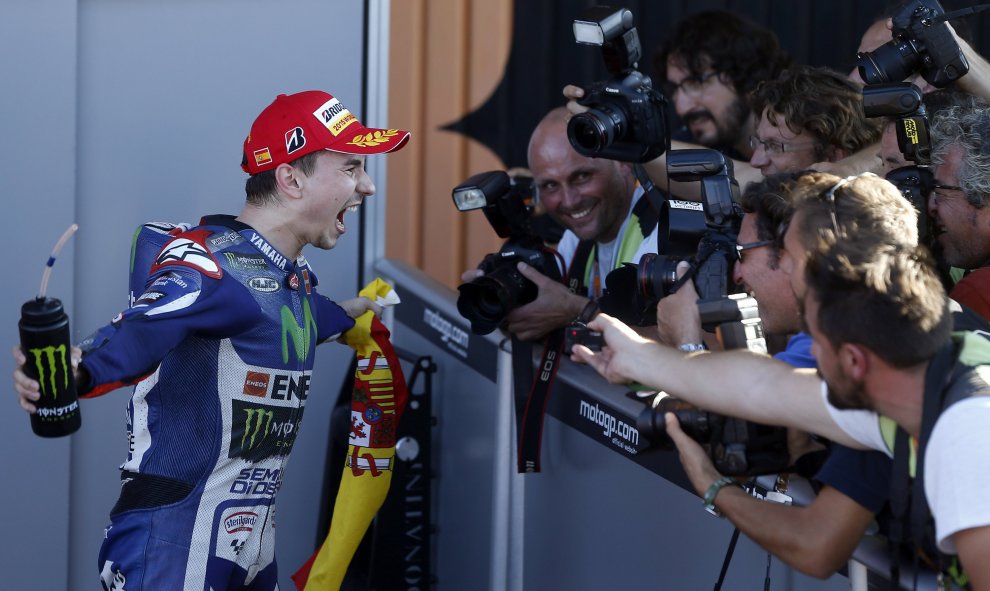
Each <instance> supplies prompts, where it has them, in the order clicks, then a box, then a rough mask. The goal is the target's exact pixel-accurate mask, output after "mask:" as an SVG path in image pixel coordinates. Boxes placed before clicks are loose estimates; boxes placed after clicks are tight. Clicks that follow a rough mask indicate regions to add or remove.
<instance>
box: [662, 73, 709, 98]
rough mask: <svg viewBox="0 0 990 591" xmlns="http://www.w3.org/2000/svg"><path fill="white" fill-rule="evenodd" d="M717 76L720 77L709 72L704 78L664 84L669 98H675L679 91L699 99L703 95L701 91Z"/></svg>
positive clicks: (697, 77)
mask: <svg viewBox="0 0 990 591" xmlns="http://www.w3.org/2000/svg"><path fill="white" fill-rule="evenodd" d="M715 76H718V72H709V73H707V74H704V75H702V76H688V77H686V78H684V79H683V80H681V82H680V83H679V84H674V83H673V82H667V83H666V84H664V90H665V91H666V95H667V96H668V97H669V98H673V97H674V95H675V94H677V91H681V92H683V93H684V94H686V95H687V96H689V97H691V98H697V97H698V96H700V95H701V91H702V90H704V88H705V84H706V83H707V82H708V81H709V80H711V79H712V78H714V77H715Z"/></svg>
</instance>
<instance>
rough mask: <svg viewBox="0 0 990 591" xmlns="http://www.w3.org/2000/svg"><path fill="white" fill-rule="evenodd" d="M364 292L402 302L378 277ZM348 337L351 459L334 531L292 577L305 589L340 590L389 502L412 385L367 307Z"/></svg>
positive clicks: (332, 525)
mask: <svg viewBox="0 0 990 591" xmlns="http://www.w3.org/2000/svg"><path fill="white" fill-rule="evenodd" d="M360 295H362V296H365V297H367V298H369V299H370V300H371V301H373V302H376V303H378V304H381V305H390V304H394V303H398V301H399V300H398V296H397V295H396V294H395V292H394V291H392V288H391V286H389V285H388V284H387V283H385V282H384V281H382V280H381V279H375V280H374V281H372V282H371V283H370V284H368V286H367V287H365V288H364V289H362V290H361V292H360ZM343 338H344V342H346V343H347V344H348V345H349V346H350V347H351V348H353V349H354V350H355V351H356V352H357V370H356V371H355V372H354V395H353V399H352V401H351V426H350V442H349V445H348V446H347V462H346V464H345V467H344V473H343V476H342V477H341V479H340V489H339V490H338V492H337V501H336V503H335V504H334V507H333V518H332V519H331V521H330V533H328V534H327V538H326V540H325V541H324V542H323V545H322V546H321V547H320V549H319V550H317V552H316V553H315V554H313V556H312V557H310V559H309V561H308V562H307V563H306V564H305V565H303V566H302V568H300V569H299V570H298V571H297V572H296V573H295V574H294V575H292V580H293V581H294V582H295V583H296V587H297V588H299V589H300V591H338V590H339V589H340V585H341V582H342V581H343V580H344V574H345V573H346V572H347V566H348V565H349V564H350V562H351V558H352V557H353V556H354V552H355V550H357V547H358V544H360V543H361V539H362V538H363V537H364V534H365V532H366V531H367V529H368V526H369V525H370V524H371V520H372V519H373V518H374V517H375V514H376V513H377V512H378V509H379V508H380V507H381V506H382V503H383V502H384V501H385V496H386V494H388V488H389V484H390V483H391V481H392V469H393V467H394V463H395V432H396V428H397V427H398V424H399V418H400V417H401V416H402V411H403V410H404V409H405V406H406V399H407V398H408V395H409V393H408V390H407V388H406V380H405V377H404V376H403V375H402V367H401V366H400V365H399V360H398V357H396V355H395V350H394V349H393V348H392V343H391V342H390V341H389V332H388V329H387V328H385V325H383V324H382V323H381V321H380V320H379V319H378V317H377V316H375V315H374V314H373V313H372V312H370V311H369V312H365V313H364V314H363V315H361V316H359V317H358V318H357V320H356V321H355V324H354V328H352V329H351V330H349V331H347V332H346V333H344V337H343Z"/></svg>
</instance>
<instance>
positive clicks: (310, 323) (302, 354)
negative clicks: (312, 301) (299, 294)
mask: <svg viewBox="0 0 990 591" xmlns="http://www.w3.org/2000/svg"><path fill="white" fill-rule="evenodd" d="M281 312H282V363H288V362H289V337H291V338H292V345H293V348H294V349H295V351H296V359H298V360H299V361H304V360H305V359H306V358H307V357H308V356H309V345H310V343H311V342H312V341H313V340H314V339H315V338H316V320H315V319H314V318H313V312H312V311H311V310H310V309H309V300H306V299H304V300H303V325H302V326H299V325H298V324H296V317H295V315H293V314H292V310H291V309H289V307H288V306H282V310H281Z"/></svg>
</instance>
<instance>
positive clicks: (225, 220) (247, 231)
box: [199, 214, 301, 274]
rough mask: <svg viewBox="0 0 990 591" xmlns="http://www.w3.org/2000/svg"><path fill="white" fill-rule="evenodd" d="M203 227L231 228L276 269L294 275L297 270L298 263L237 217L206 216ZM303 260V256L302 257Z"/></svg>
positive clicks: (224, 215)
mask: <svg viewBox="0 0 990 591" xmlns="http://www.w3.org/2000/svg"><path fill="white" fill-rule="evenodd" d="M199 225H201V226H222V227H225V228H230V229H231V230H233V231H235V232H237V233H238V234H240V235H241V236H243V237H244V238H245V239H246V240H247V241H248V242H250V243H251V244H253V245H254V247H255V248H257V249H258V251H260V252H261V253H262V254H263V255H265V257H267V258H268V260H269V261H270V262H271V263H272V264H273V265H275V266H276V267H278V268H280V269H282V270H283V271H285V272H286V273H288V274H292V273H294V272H295V269H296V262H297V261H294V260H292V259H290V258H289V257H287V256H285V255H284V254H282V253H281V252H280V251H279V250H278V249H277V248H275V246H273V245H272V244H271V243H270V242H268V240H267V239H266V238H265V237H264V236H262V235H261V232H258V231H257V230H255V229H254V228H252V227H251V226H249V225H248V224H245V223H244V222H242V221H240V220H238V219H237V218H236V217H235V216H232V215H227V214H213V215H205V216H203V218H202V219H200V220H199ZM300 258H301V256H300Z"/></svg>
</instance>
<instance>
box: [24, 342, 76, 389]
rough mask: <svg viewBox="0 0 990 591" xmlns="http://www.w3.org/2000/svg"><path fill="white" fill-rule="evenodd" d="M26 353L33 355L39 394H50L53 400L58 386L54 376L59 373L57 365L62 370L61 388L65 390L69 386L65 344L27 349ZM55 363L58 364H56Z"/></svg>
mask: <svg viewBox="0 0 990 591" xmlns="http://www.w3.org/2000/svg"><path fill="white" fill-rule="evenodd" d="M28 353H30V354H31V355H32V356H33V357H34V365H35V367H36V368H37V370H38V384H39V385H40V386H41V395H42V396H51V397H52V399H53V400H54V399H57V398H58V391H59V388H58V384H57V383H56V381H55V378H56V376H57V375H58V373H59V367H61V370H62V380H61V382H62V390H63V391H65V390H66V389H67V388H68V387H69V364H68V362H67V359H66V346H65V345H64V344H62V345H58V346H57V347H54V346H51V345H49V346H47V347H42V348H41V349H29V350H28ZM56 353H57V354H58V357H57V358H56V356H55V354H56ZM56 363H57V364H59V365H56ZM46 367H47V370H46ZM46 374H47V379H46Z"/></svg>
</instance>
